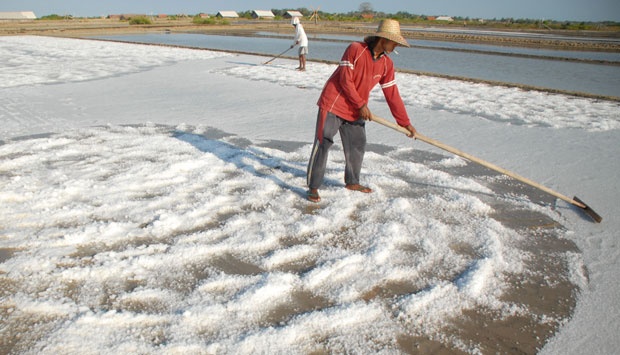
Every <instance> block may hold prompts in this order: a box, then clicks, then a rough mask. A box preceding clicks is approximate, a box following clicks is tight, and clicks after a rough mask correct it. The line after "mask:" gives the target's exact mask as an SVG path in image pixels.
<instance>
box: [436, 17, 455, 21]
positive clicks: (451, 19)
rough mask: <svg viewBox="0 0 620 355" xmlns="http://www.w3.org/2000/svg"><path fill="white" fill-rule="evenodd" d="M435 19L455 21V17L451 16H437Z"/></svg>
mask: <svg viewBox="0 0 620 355" xmlns="http://www.w3.org/2000/svg"><path fill="white" fill-rule="evenodd" d="M435 21H448V22H452V21H454V19H453V18H452V17H450V16H437V17H436V18H435Z"/></svg>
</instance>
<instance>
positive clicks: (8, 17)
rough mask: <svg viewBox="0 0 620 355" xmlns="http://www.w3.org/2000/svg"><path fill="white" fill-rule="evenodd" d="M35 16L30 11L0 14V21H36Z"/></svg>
mask: <svg viewBox="0 0 620 355" xmlns="http://www.w3.org/2000/svg"><path fill="white" fill-rule="evenodd" d="M36 18H37V16H36V15H35V14H34V12H32V11H16V12H0V20H5V21H12V20H13V21H15V20H36Z"/></svg>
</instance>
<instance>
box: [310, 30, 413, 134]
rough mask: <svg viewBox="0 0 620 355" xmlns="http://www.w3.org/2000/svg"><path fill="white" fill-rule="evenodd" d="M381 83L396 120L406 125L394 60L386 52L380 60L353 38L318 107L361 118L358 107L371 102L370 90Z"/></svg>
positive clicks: (353, 119) (405, 113)
mask: <svg viewBox="0 0 620 355" xmlns="http://www.w3.org/2000/svg"><path fill="white" fill-rule="evenodd" d="M377 84H380V85H381V89H382V90H383V95H384V96H385V99H386V101H387V103H388V106H389V107H390V111H391V112H392V115H393V116H394V118H395V119H396V122H397V123H398V124H399V125H400V126H403V127H406V126H408V125H410V124H411V121H410V120H409V116H408V115H407V111H406V109H405V104H404V103H403V100H402V98H401V97H400V93H399V92H398V87H397V86H396V80H395V78H394V62H392V59H391V58H390V57H388V56H387V55H382V56H381V57H379V58H378V59H377V60H374V59H373V58H372V52H371V51H370V49H369V48H368V45H367V44H366V43H363V42H354V43H352V44H351V45H349V47H347V49H346V50H345V52H344V54H343V55H342V59H341V60H340V64H339V66H338V68H337V69H336V71H334V73H333V74H332V76H331V77H330V78H329V80H328V81H327V83H326V84H325V87H324V88H323V92H322V93H321V97H319V101H318V103H317V104H318V105H319V107H320V108H321V109H322V110H324V111H326V112H332V113H334V114H335V115H336V116H338V117H341V118H343V119H345V120H347V121H356V120H358V119H359V110H360V108H361V107H362V106H364V105H365V104H367V103H368V97H369V96H370V91H371V90H372V88H373V87H375V86H376V85H377Z"/></svg>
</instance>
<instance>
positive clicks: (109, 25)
mask: <svg viewBox="0 0 620 355" xmlns="http://www.w3.org/2000/svg"><path fill="white" fill-rule="evenodd" d="M304 27H305V29H306V32H308V33H309V34H311V33H330V34H347V35H354V36H357V35H359V37H360V38H362V37H364V36H367V35H369V34H372V33H373V32H374V26H373V24H370V23H357V22H333V21H326V22H321V23H318V24H315V23H313V22H306V23H304ZM435 29H436V28H435ZM451 29H454V28H453V27H451ZM467 29H468V30H472V32H475V31H473V30H475V29H472V28H467ZM160 31H166V32H202V33H218V34H243V35H251V34H252V33H254V32H258V31H273V32H286V33H290V32H291V31H292V30H291V27H290V24H289V22H288V20H282V21H255V20H238V21H231V22H230V23H229V24H209V25H196V24H194V23H192V20H191V19H188V18H186V19H175V20H168V19H155V20H154V21H153V24H151V25H130V24H129V23H128V22H127V21H119V20H112V19H74V20H58V21H43V20H34V21H18V22H11V21H9V22H0V35H25V34H35V35H48V36H49V35H51V36H66V37H80V36H91V35H97V34H126V33H149V32H160ZM484 31H485V32H484V33H465V32H456V31H445V32H441V31H432V32H431V31H425V30H424V29H423V28H421V27H420V31H416V30H412V31H406V32H405V33H404V35H405V36H406V37H407V38H409V39H411V40H416V39H417V40H433V41H451V42H467V43H482V44H493V45H502V46H520V47H533V48H549V49H562V50H582V51H606V52H620V43H619V42H618V39H620V32H603V31H596V32H582V31H578V32H576V31H556V32H553V33H551V32H549V31H545V32H542V31H540V32H536V33H538V34H553V35H554V36H555V38H553V39H549V38H532V37H517V36H505V35H503V36H499V35H493V34H492V32H493V31H492V30H489V29H486V28H485V29H484ZM507 31H510V30H502V32H504V33H505V32H507ZM562 37H565V39H563V38H562ZM569 37H570V38H569ZM576 38H582V39H583V40H579V39H576ZM593 38H596V39H597V40H596V41H593V40H591V39H593Z"/></svg>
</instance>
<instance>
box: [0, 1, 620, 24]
mask: <svg viewBox="0 0 620 355" xmlns="http://www.w3.org/2000/svg"><path fill="white" fill-rule="evenodd" d="M362 2H364V1H360V0H353V1H352V0H343V1H325V0H312V1H298V0H268V1H251V0H229V1H226V2H221V1H198V0H154V1H149V0H132V1H127V0H108V1H95V0H86V1H85V0H61V1H58V0H20V1H15V0H0V11H34V13H35V14H36V15H37V16H45V15H50V14H59V15H62V14H70V15H73V16H78V17H91V16H102V15H108V14H113V13H146V14H149V13H154V14H156V13H165V14H177V13H186V14H196V13H200V12H206V13H217V12H218V11H221V10H235V11H246V10H268V9H297V8H308V9H316V8H320V10H322V11H325V12H338V13H340V12H344V13H346V12H349V11H356V10H358V9H359V7H360V4H361V3H362ZM368 2H370V4H371V5H372V6H373V9H374V10H375V11H382V12H387V13H396V12H398V11H406V12H409V13H413V14H420V15H448V16H460V17H472V18H486V19H492V18H498V19H499V18H509V17H512V18H530V19H539V18H540V19H552V20H558V21H564V20H571V21H609V20H610V21H620V1H617V0H520V1H515V0H511V1H506V0H469V1H462V0H421V1H408V0H392V1H390V0H382V1H368Z"/></svg>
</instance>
